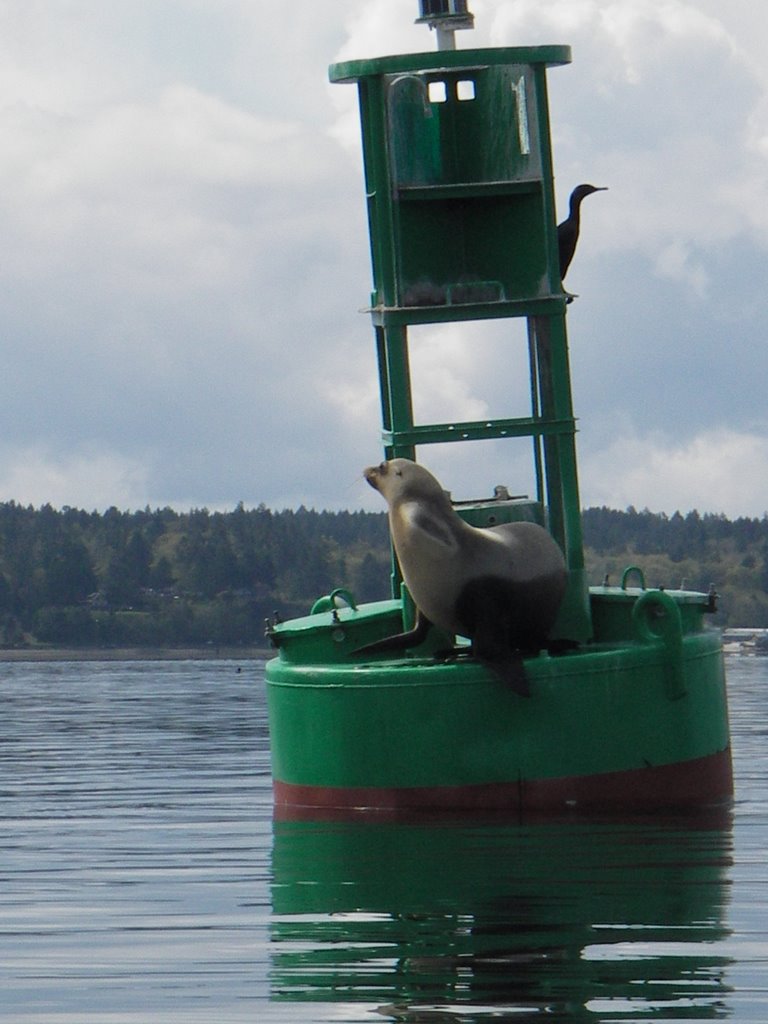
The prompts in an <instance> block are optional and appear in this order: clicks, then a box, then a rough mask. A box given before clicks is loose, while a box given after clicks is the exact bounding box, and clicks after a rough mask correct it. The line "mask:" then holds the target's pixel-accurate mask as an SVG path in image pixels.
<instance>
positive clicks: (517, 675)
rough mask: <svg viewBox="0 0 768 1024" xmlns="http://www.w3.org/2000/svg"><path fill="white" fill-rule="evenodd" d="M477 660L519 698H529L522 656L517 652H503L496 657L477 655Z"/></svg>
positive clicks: (529, 688)
mask: <svg viewBox="0 0 768 1024" xmlns="http://www.w3.org/2000/svg"><path fill="white" fill-rule="evenodd" d="M477 660H478V661H480V662H482V664H483V665H485V666H486V667H487V668H489V669H490V670H491V672H493V673H494V675H496V676H498V677H499V679H500V680H501V681H502V682H503V683H504V684H505V685H506V686H508V687H509V688H510V689H511V690H513V691H514V692H515V693H518V694H519V695H520V696H521V697H530V696H531V687H530V685H529V683H528V676H527V675H526V674H525V665H524V664H523V656H522V654H520V652H519V651H508V652H507V651H505V652H504V653H502V654H499V655H497V656H496V657H493V658H490V657H483V656H482V655H481V654H478V655H477Z"/></svg>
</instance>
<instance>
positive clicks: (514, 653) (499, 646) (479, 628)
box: [460, 580, 531, 697]
mask: <svg viewBox="0 0 768 1024" xmlns="http://www.w3.org/2000/svg"><path fill="white" fill-rule="evenodd" d="M460 612H461V614H462V617H463V619H464V621H466V622H468V623H470V625H471V628H470V630H469V631H470V632H471V638H472V654H473V655H474V657H475V658H477V660H478V661H479V662H481V663H482V664H483V665H485V666H486V667H487V668H489V669H490V670H491V671H492V672H493V673H494V675H496V676H498V677H499V679H501V681H502V682H503V683H504V684H505V685H506V686H509V687H510V689H512V690H514V692H515V693H519V694H520V696H521V697H530V695H531V689H530V686H529V685H528V679H527V677H526V674H525V668H524V666H523V656H522V654H521V652H520V651H519V650H518V649H517V648H516V647H515V646H513V644H512V643H511V642H510V629H509V610H508V602H507V601H506V600H504V584H503V583H499V582H498V581H495V580H485V581H480V580H478V581H474V582H473V583H472V584H470V585H469V586H467V587H465V588H464V590H463V592H462V594H461V597H460Z"/></svg>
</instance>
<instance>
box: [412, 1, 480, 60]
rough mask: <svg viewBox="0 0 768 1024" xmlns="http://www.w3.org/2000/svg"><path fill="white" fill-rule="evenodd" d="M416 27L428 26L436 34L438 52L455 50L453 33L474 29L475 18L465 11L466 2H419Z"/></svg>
mask: <svg viewBox="0 0 768 1024" xmlns="http://www.w3.org/2000/svg"><path fill="white" fill-rule="evenodd" d="M419 8H420V10H421V14H420V16H419V17H418V18H417V19H416V24H417V25H424V24H426V25H429V27H430V28H433V29H434V30H435V32H436V33H437V48H438V50H455V49H456V36H455V33H456V32H457V31H458V30H459V29H461V28H474V27H475V16H474V15H473V14H471V13H470V12H469V11H468V10H467V0H419Z"/></svg>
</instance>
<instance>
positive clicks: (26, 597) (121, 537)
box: [0, 501, 768, 647]
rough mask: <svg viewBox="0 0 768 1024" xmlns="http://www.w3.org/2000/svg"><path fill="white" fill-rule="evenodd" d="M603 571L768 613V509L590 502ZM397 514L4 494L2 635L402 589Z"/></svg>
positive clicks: (83, 640) (241, 613)
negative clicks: (25, 498)
mask: <svg viewBox="0 0 768 1024" xmlns="http://www.w3.org/2000/svg"><path fill="white" fill-rule="evenodd" d="M583 525H584V539H585V546H586V558H587V566H588V571H589V576H590V582H592V583H600V582H602V580H603V579H604V578H605V577H606V576H608V578H609V580H610V582H612V583H617V582H619V578H620V575H621V572H622V570H623V569H624V568H625V567H626V566H627V565H629V564H639V565H640V566H641V567H642V568H643V570H644V572H645V576H646V582H647V584H648V585H649V586H658V585H664V586H667V587H673V586H679V585H681V584H682V585H684V586H687V587H689V588H692V589H699V590H708V589H709V586H710V584H712V583H714V584H715V586H716V588H717V590H718V592H719V593H720V595H721V599H720V605H721V612H720V613H719V616H718V618H719V621H720V623H721V624H723V625H731V626H739V625H743V626H768V518H766V517H763V518H762V519H748V518H739V519H736V520H734V521H730V520H728V519H726V518H725V517H724V516H717V515H699V514H698V513H697V512H691V513H689V514H688V515H685V516H683V515H681V514H679V513H675V515H673V516H666V515H664V514H658V513H652V512H648V511H647V510H646V511H642V512H637V511H636V510H635V509H633V508H630V509H627V510H626V511H623V512H619V511H615V510H612V509H608V508H591V509H587V510H586V511H585V512H584V516H583ZM389 576H390V554H389V539H388V529H387V520H386V515H385V514H383V513H367V512H316V511H312V510H309V509H306V508H299V509H297V510H285V511H278V512H275V511H270V510H269V509H267V508H266V507H265V506H263V505H261V506H259V507H258V508H255V509H246V508H244V507H243V505H242V504H240V505H238V506H237V507H236V508H235V509H234V511H232V512H209V511H208V510H206V509H196V510H192V511H190V512H186V513H179V512H175V511H173V510H172V509H169V508H165V509H156V510H154V511H153V510H150V509H148V508H147V509H145V510H144V511H138V512H121V511H119V510H118V509H116V508H110V509H108V510H107V511H106V512H103V513H99V512H84V511H81V510H78V509H74V508H67V507H65V508H63V509H61V510H57V509H54V508H52V507H51V506H50V505H44V506H42V507H41V508H37V509H36V508H32V507H30V506H26V507H25V506H22V505H19V504H16V503H15V502H12V501H11V502H6V503H0V645H2V646H6V647H9V646H20V645H27V644H47V645H62V646H64V645H66V646H69V645H80V646H102V647H103V646H186V645H194V646H199V645H204V644H215V645H238V644H247V645H260V644H262V643H263V633H264V620H265V618H267V617H270V616H272V615H273V614H274V613H275V612H277V613H278V614H279V615H280V616H281V617H283V618H286V617H291V616H295V615H303V614H306V613H307V612H308V611H309V608H310V606H311V604H312V603H313V602H314V600H315V599H316V598H317V597H319V596H321V595H322V594H326V593H329V592H330V591H331V590H332V589H334V588H335V587H339V586H342V587H346V588H348V589H349V590H350V591H351V592H352V593H353V594H354V596H355V597H356V599H357V600H358V601H370V600H377V599H380V598H384V597H386V596H388V594H389Z"/></svg>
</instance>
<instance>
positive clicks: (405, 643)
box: [352, 611, 432, 657]
mask: <svg viewBox="0 0 768 1024" xmlns="http://www.w3.org/2000/svg"><path fill="white" fill-rule="evenodd" d="M431 625H432V623H431V622H430V621H429V619H428V618H427V617H426V616H425V615H422V614H421V612H419V611H417V612H416V622H415V623H414V625H413V629H408V630H406V631H405V633H395V634H394V635H393V636H385V637H383V638H382V639H381V640H374V641H373V643H370V644H365V645H364V646H363V647H358V648H357V650H354V651H352V656H353V657H357V656H358V655H359V654H380V653H381V652H382V651H402V650H405V649H406V648H407V647H418V645H419V644H420V643H423V642H424V640H426V638H427V633H428V632H429V628H430V626H431Z"/></svg>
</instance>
